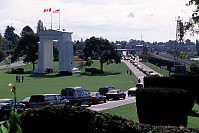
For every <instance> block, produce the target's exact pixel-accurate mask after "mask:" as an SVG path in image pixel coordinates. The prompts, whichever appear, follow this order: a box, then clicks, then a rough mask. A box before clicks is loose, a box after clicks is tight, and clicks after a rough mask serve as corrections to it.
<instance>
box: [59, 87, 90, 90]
mask: <svg viewBox="0 0 199 133" xmlns="http://www.w3.org/2000/svg"><path fill="white" fill-rule="evenodd" d="M62 90H87V89H86V88H82V87H67V88H64V89H62Z"/></svg>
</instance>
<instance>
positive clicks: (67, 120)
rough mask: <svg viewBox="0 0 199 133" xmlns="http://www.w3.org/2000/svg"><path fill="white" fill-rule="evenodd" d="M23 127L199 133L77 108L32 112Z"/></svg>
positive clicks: (58, 132)
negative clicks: (141, 122)
mask: <svg viewBox="0 0 199 133" xmlns="http://www.w3.org/2000/svg"><path fill="white" fill-rule="evenodd" d="M20 126H21V128H22V130H23V132H25V133H26V132H28V133H30V132H50V133H65V132H82V133H113V132H121V133H122V132H125V133H129V132H135V133H140V132H199V130H198V129H192V128H184V127H182V126H181V127H171V126H166V127H164V126H152V125H149V124H140V123H136V122H133V121H130V120H126V119H124V118H121V117H118V116H112V115H110V114H104V113H100V112H95V111H91V110H88V109H85V108H82V107H75V106H73V107H72V106H61V107H55V106H46V107H44V108H39V109H30V110H28V111H27V112H25V113H23V114H22V115H21V123H20Z"/></svg>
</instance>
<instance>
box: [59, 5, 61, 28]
mask: <svg viewBox="0 0 199 133" xmlns="http://www.w3.org/2000/svg"><path fill="white" fill-rule="evenodd" d="M60 13H61V11H60V9H59V30H60Z"/></svg>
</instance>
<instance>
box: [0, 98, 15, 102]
mask: <svg viewBox="0 0 199 133" xmlns="http://www.w3.org/2000/svg"><path fill="white" fill-rule="evenodd" d="M0 100H2V101H9V100H13V99H9V98H5V99H0Z"/></svg>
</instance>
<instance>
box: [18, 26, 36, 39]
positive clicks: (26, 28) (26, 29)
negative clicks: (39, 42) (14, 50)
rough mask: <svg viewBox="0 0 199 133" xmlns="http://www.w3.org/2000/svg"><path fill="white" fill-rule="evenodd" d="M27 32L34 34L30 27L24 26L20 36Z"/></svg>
mask: <svg viewBox="0 0 199 133" xmlns="http://www.w3.org/2000/svg"><path fill="white" fill-rule="evenodd" d="M27 32H34V31H33V30H32V28H31V27H30V26H28V25H27V26H25V27H24V28H23V29H22V31H21V36H23V35H24V34H26V33H27Z"/></svg>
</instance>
